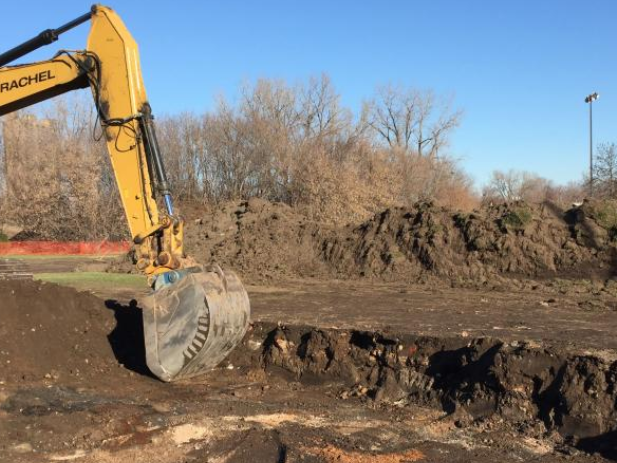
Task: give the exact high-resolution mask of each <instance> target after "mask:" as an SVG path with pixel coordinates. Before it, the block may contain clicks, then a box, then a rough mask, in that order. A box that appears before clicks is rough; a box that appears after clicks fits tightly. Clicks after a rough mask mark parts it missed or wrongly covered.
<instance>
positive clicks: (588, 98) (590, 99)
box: [585, 92, 600, 197]
mask: <svg viewBox="0 0 617 463" xmlns="http://www.w3.org/2000/svg"><path fill="white" fill-rule="evenodd" d="M598 98H600V95H599V94H598V92H593V93H591V94H590V95H587V96H586V97H585V103H589V197H592V196H593V102H594V101H596V100H597V99H598Z"/></svg>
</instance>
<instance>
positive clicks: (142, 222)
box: [0, 5, 250, 381]
mask: <svg viewBox="0 0 617 463" xmlns="http://www.w3.org/2000/svg"><path fill="white" fill-rule="evenodd" d="M87 20H90V21H91V29H90V34H89V36H88V43H87V47H86V49H85V50H83V51H77V52H67V51H60V52H59V53H58V54H57V55H56V56H55V57H54V58H52V59H51V60H48V61H41V62H37V63H32V64H23V65H17V66H5V67H0V116H2V115H4V114H7V113H9V112H12V111H16V110H18V109H21V108H24V107H27V106H30V105H32V104H35V103H37V102H40V101H43V100H46V99H49V98H52V97H54V96H56V95H60V94H62V93H65V92H68V91H71V90H75V89H78V88H86V87H90V88H91V89H92V94H93V97H94V100H95V105H96V108H97V111H98V116H99V119H100V122H101V125H102V127H103V130H104V135H105V139H106V143H107V150H108V152H109V156H110V158H111V163H112V167H113V171H114V175H115V178H116V183H117V185H118V189H119V191H120V197H121V200H122V205H123V207H124V211H125V214H126V219H127V222H128V226H129V229H130V232H131V236H132V238H133V242H134V245H135V255H136V265H137V268H138V269H139V270H140V271H142V272H144V273H145V274H146V275H148V276H149V277H150V282H151V284H152V286H153V289H154V291H153V293H152V295H151V297H150V303H149V306H148V307H146V308H144V317H143V318H144V331H145V333H146V336H145V337H146V339H145V342H146V351H147V361H148V365H149V367H150V369H151V370H152V371H153V372H154V373H155V374H156V375H157V376H159V377H160V378H161V379H163V380H165V381H171V380H174V379H179V378H183V377H187V376H194V375H196V374H199V373H200V372H202V371H204V370H205V369H207V368H210V367H213V366H214V365H215V364H216V363H218V362H220V361H221V360H222V359H223V358H224V357H225V355H227V353H229V351H231V350H232V349H233V348H234V347H235V345H237V343H239V342H240V340H241V339H242V336H243V335H244V333H245V332H246V329H247V327H248V319H249V313H250V306H249V301H248V296H247V295H246V291H245V289H244V287H243V286H242V284H241V282H240V280H239V279H238V278H237V277H236V276H235V275H234V274H233V273H232V272H223V271H222V270H220V268H218V267H216V266H214V267H212V268H211V269H206V270H205V269H204V268H203V267H201V266H198V265H197V264H195V262H194V261H193V260H192V259H191V258H190V257H187V256H186V255H185V253H184V250H183V227H184V224H183V221H182V219H181V218H180V217H178V216H176V215H175V212H174V210H173V205H172V200H171V193H170V192H169V187H168V186H167V179H166V176H165V171H164V168H163V163H162V158H161V155H160V153H159V148H158V142H157V140H156V133H155V129H154V122H153V117H152V113H151V108H150V104H149V103H148V99H147V96H146V90H145V86H144V82H143V77H142V72H141V67H140V62H139V52H138V47H137V43H136V42H135V40H134V39H133V37H132V36H131V34H130V33H129V31H128V30H127V28H126V26H125V25H124V23H123V22H122V20H121V19H120V17H119V16H118V15H117V14H116V13H115V12H114V11H113V10H112V9H110V8H107V7H104V6H100V5H95V6H93V7H92V10H91V12H90V13H88V14H86V15H83V16H81V17H79V18H77V19H76V20H74V21H72V22H70V23H68V24H67V25H65V26H62V27H61V28H59V29H56V30H47V31H44V32H42V33H41V34H39V36H37V37H35V38H34V39H32V40H30V41H28V42H25V43H24V44H22V45H20V46H19V47H16V48H14V49H12V50H9V51H8V52H6V53H4V54H2V55H0V66H4V65H5V64H7V63H8V62H11V61H13V60H14V59H16V58H18V57H21V56H23V55H25V54H27V53H28V52H29V51H32V50H34V49H36V48H39V47H40V46H42V45H47V44H49V43H51V42H53V41H55V40H57V38H58V35H60V34H61V33H62V32H65V31H66V30H68V29H71V28H73V27H75V26H77V25H79V24H81V23H83V22H85V21H87ZM157 199H159V200H161V199H163V200H164V207H163V208H162V209H159V204H158V202H157Z"/></svg>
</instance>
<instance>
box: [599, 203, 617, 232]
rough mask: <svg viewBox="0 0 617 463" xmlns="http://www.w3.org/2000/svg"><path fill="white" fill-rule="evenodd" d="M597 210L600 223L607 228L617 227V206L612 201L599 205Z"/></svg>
mask: <svg viewBox="0 0 617 463" xmlns="http://www.w3.org/2000/svg"><path fill="white" fill-rule="evenodd" d="M594 212H595V216H596V220H597V221H598V225H600V226H601V227H602V228H605V229H606V230H611V229H612V228H617V207H615V205H614V204H612V203H610V202H608V201H607V202H605V203H603V204H601V205H599V206H598V207H597V208H596V210H595V211H594Z"/></svg>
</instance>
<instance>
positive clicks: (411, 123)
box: [365, 85, 462, 157]
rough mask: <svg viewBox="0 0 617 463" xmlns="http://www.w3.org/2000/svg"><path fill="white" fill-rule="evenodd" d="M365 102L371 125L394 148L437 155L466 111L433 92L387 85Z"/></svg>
mask: <svg viewBox="0 0 617 463" xmlns="http://www.w3.org/2000/svg"><path fill="white" fill-rule="evenodd" d="M376 93H377V94H376V96H375V97H374V98H373V99H372V100H371V101H369V102H368V103H365V111H366V112H367V114H368V124H369V125H370V127H371V128H372V129H373V130H374V131H375V133H376V135H377V139H378V140H382V141H384V142H385V143H386V144H387V145H388V146H389V147H390V148H396V149H402V150H403V151H404V152H408V153H409V152H415V153H417V154H419V155H420V156H422V155H424V153H426V155H428V156H432V157H434V156H437V155H438V154H439V153H440V151H441V150H443V149H444V148H445V147H446V146H447V145H448V142H449V136H450V135H451V133H452V131H453V130H454V129H455V128H457V127H458V126H459V125H460V121H461V117H462V112H461V111H459V110H455V111H453V110H452V109H451V107H450V104H449V103H448V102H447V100H444V99H441V98H436V97H435V94H434V93H433V92H432V91H420V90H418V89H414V88H403V87H394V86H392V85H386V86H382V87H378V88H377V91H376Z"/></svg>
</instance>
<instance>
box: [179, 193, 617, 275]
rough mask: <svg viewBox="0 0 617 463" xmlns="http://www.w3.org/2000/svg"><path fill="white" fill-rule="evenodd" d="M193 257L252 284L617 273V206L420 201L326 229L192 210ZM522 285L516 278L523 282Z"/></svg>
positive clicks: (262, 210) (253, 203)
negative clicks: (463, 209)
mask: <svg viewBox="0 0 617 463" xmlns="http://www.w3.org/2000/svg"><path fill="white" fill-rule="evenodd" d="M187 218H188V225H187V237H186V245H187V251H188V252H189V253H190V254H192V255H193V256H194V257H195V258H196V259H197V260H199V261H202V262H209V261H212V260H214V261H216V262H217V263H219V264H220V265H222V266H224V267H231V268H233V269H235V270H237V271H239V272H240V273H241V274H242V275H243V276H244V277H248V278H250V279H251V280H252V281H254V280H260V279H264V278H280V277H281V276H287V277H289V276H293V277H337V278H344V279H348V278H357V277H370V278H376V279H380V280H388V281H407V282H428V281H431V280H435V279H437V280H439V281H442V282H443V281H445V282H447V284H450V285H456V286H460V285H469V284H473V285H485V286H490V287H494V286H499V285H504V284H509V282H510V281H514V282H516V281H517V279H518V278H521V277H526V278H535V279H537V278H541V279H544V278H553V277H565V278H572V277H575V278H600V279H610V278H613V277H614V276H615V275H617V251H616V249H617V248H616V241H615V240H616V238H617V206H616V205H615V204H614V203H612V202H597V201H586V202H585V203H584V204H583V205H582V206H580V207H576V208H573V209H570V210H561V209H560V208H558V207H557V206H555V205H554V204H551V203H544V204H541V205H530V204H525V203H515V204H511V205H500V206H490V207H486V208H484V209H482V210H480V211H476V212H474V213H471V214H463V213H457V212H453V211H451V210H447V209H444V208H440V207H437V206H434V205H433V204H431V203H420V204H418V205H416V206H415V207H413V208H393V209H388V210H385V211H383V212H381V213H379V214H377V215H375V216H374V217H373V218H371V219H369V220H367V221H366V222H364V223H361V224H357V225H348V226H334V225H332V224H323V223H316V222H313V221H310V220H307V219H306V218H304V217H303V216H301V215H299V214H298V213H296V212H295V211H294V209H292V208H290V207H288V206H286V205H284V204H279V203H276V204H273V203H269V202H267V201H264V200H260V199H251V200H249V201H240V202H235V203H227V204H224V205H222V206H220V207H217V208H212V209H209V210H203V209H201V210H200V209H199V208H196V207H192V208H190V210H189V213H188V217H187ZM513 279H514V280H513Z"/></svg>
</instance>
